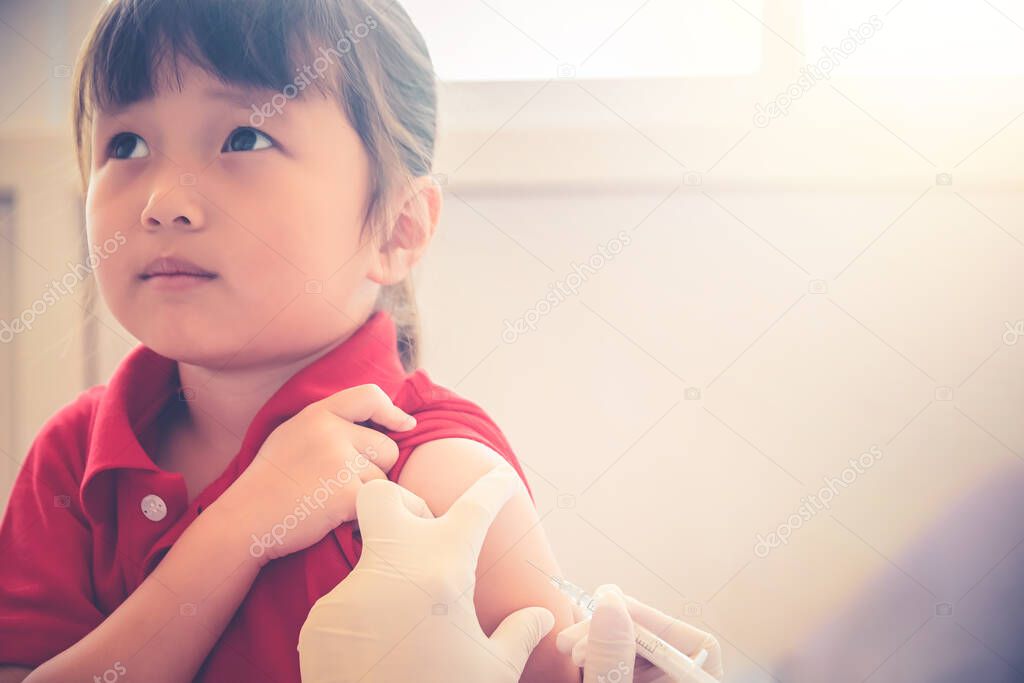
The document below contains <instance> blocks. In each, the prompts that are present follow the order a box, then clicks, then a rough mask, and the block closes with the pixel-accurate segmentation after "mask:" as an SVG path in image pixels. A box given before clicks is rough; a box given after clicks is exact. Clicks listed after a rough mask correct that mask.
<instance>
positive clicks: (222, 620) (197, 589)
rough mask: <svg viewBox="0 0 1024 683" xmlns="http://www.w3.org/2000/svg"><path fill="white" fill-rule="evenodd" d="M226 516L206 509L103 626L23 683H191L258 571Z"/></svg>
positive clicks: (212, 508)
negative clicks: (113, 678) (113, 679)
mask: <svg viewBox="0 0 1024 683" xmlns="http://www.w3.org/2000/svg"><path fill="white" fill-rule="evenodd" d="M224 514H225V513H223V512H222V511H221V510H220V508H218V506H217V504H216V503H214V504H213V505H211V506H210V507H209V508H207V509H206V510H205V511H204V512H203V514H201V515H200V516H199V517H198V518H196V520H195V521H194V522H192V524H191V525H190V526H189V527H188V529H186V530H185V532H184V533H183V534H182V535H181V537H180V538H179V539H178V541H177V542H176V543H175V544H174V545H173V546H172V547H171V548H170V550H169V551H168V552H167V555H166V556H164V558H163V560H162V561H161V562H160V564H159V565H157V567H156V569H154V570H153V572H152V573H151V574H150V575H149V576H148V577H146V579H145V580H144V581H143V582H142V584H140V585H139V587H138V588H137V589H136V590H135V591H134V592H133V593H132V594H131V595H129V596H128V598H127V599H125V601H124V602H123V603H121V605H119V606H118V608H117V609H116V610H114V612H113V613H111V614H110V616H108V617H107V618H106V619H105V620H104V621H103V623H101V624H100V625H99V626H97V627H96V628H95V629H93V630H92V631H91V632H90V633H89V634H88V635H87V636H85V637H84V638H82V639H81V640H80V641H78V642H77V643H75V644H74V645H73V646H71V647H70V648H68V649H67V650H65V651H64V652H61V653H60V654H59V655H57V656H56V657H53V658H52V659H50V660H49V661H47V662H45V663H43V664H42V665H40V666H39V668H37V669H36V670H35V671H33V672H32V674H30V675H29V677H28V678H27V679H25V680H26V682H27V683H46V682H48V681H55V682H64V681H72V680H78V681H89V680H94V676H98V677H99V679H100V680H110V677H111V674H110V673H109V672H110V671H113V672H114V674H116V675H117V680H119V681H120V680H126V681H147V682H150V681H152V682H156V683H159V682H162V681H168V682H171V681H173V682H181V681H191V680H192V679H193V677H194V676H195V674H196V672H197V671H198V670H199V667H200V666H201V665H202V663H203V660H205V659H206V656H207V655H208V654H209V652H210V650H211V649H212V648H213V646H214V644H215V643H216V642H217V639H218V638H219V637H220V635H221V633H222V632H223V631H224V628H225V627H226V626H227V624H228V623H229V622H230V620H231V617H232V616H233V615H234V613H235V611H236V610H237V609H238V605H239V604H241V602H242V600H243V599H244V598H245V596H246V594H247V593H248V592H249V588H250V587H251V586H252V583H253V581H254V580H255V579H256V575H257V574H258V573H259V569H260V566H259V563H258V561H257V560H256V559H255V558H253V557H252V556H251V555H250V553H249V547H248V545H246V543H245V540H246V539H245V538H244V537H241V534H238V533H230V532H231V530H233V529H236V528H237V527H236V525H235V524H233V523H232V520H231V519H230V518H225V517H224ZM105 672H107V674H106V677H105V676H104V673H105Z"/></svg>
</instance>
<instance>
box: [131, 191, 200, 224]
mask: <svg viewBox="0 0 1024 683" xmlns="http://www.w3.org/2000/svg"><path fill="white" fill-rule="evenodd" d="M194 194H195V193H193V192H191V191H190V190H189V188H187V187H174V188H172V189H171V190H170V191H168V192H159V193H154V194H153V195H152V196H151V197H150V198H149V202H148V203H147V204H146V208H145V209H143V210H142V216H141V220H142V227H143V228H145V229H146V230H150V231H152V230H158V229H160V228H161V227H176V228H180V229H183V230H201V229H202V228H203V227H204V226H205V225H206V223H205V216H204V215H203V210H202V207H201V206H200V204H199V202H198V201H197V200H196V198H195V196H194Z"/></svg>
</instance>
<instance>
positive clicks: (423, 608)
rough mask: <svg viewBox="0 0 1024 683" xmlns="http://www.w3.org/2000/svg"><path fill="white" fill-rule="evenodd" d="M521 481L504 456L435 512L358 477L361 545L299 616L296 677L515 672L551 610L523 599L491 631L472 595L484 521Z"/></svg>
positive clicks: (376, 679) (492, 677)
mask: <svg viewBox="0 0 1024 683" xmlns="http://www.w3.org/2000/svg"><path fill="white" fill-rule="evenodd" d="M521 486H522V483H521V481H520V479H519V476H518V475H517V474H516V473H515V470H513V469H512V468H511V467H509V466H508V465H501V466H499V467H497V468H495V469H494V470H491V471H490V472H488V473H487V474H486V475H484V476H483V477H481V478H480V479H479V480H477V481H476V482H475V483H474V484H473V486H471V487H470V488H469V489H468V490H467V491H466V492H465V493H464V494H463V495H462V496H461V497H460V498H459V499H458V500H457V501H455V503H454V504H453V505H452V506H451V508H449V510H448V511H447V512H446V513H445V514H444V515H442V516H441V517H439V518H437V519H435V518H434V517H433V516H432V514H431V512H430V510H429V508H428V507H427V505H426V503H424V502H423V500H422V499H421V498H419V497H418V496H416V495H415V494H413V493H412V492H410V491H408V490H407V489H404V488H402V487H401V486H399V485H398V484H395V483H393V482H391V481H387V480H379V479H378V480H374V481H370V482H367V483H365V484H363V486H362V488H361V489H360V491H359V494H358V497H357V499H356V514H357V516H358V519H359V527H360V531H361V533H362V540H363V550H362V554H361V556H360V558H359V562H358V563H356V566H355V568H354V569H353V570H352V572H351V573H350V574H349V575H348V576H347V577H346V578H345V579H344V580H343V581H341V582H340V583H339V584H338V585H337V587H335V588H334V589H333V590H331V592H329V593H328V594H326V595H324V596H323V597H322V598H320V599H319V600H317V602H316V604H314V605H313V608H312V609H311V610H310V613H309V616H308V617H307V618H306V622H305V623H304V624H303V626H302V630H301V631H300V633H299V648H298V649H299V665H300V670H301V673H302V680H303V683H341V682H343V681H356V680H358V681H362V682H363V683H381V682H385V681H387V682H388V683H391V682H393V681H412V680H415V681H428V682H431V681H437V682H439V683H440V682H441V681H444V682H445V683H448V682H450V681H496V682H499V683H500V682H502V681H510V682H511V681H518V680H519V678H520V676H522V673H523V669H524V668H525V666H526V660H527V659H528V658H529V656H530V653H531V652H533V649H534V648H535V647H536V646H537V644H538V643H539V642H540V640H541V639H542V638H543V637H544V636H545V635H546V634H547V633H548V631H550V630H551V627H552V626H553V625H554V621H555V617H554V615H553V614H551V612H550V611H549V610H547V609H545V608H543V607H527V608H524V609H521V610H519V611H517V612H513V613H512V614H510V615H509V616H508V617H506V618H505V620H504V621H502V622H501V624H499V625H498V628H497V629H496V630H495V631H494V633H493V634H492V635H491V637H490V638H488V637H487V636H486V635H485V634H484V632H483V630H482V629H481V628H480V622H479V620H478V619H477V616H476V609H475V607H474V605H473V595H474V586H475V582H476V565H477V560H478V558H479V555H480V548H481V546H482V545H483V542H484V538H485V536H486V535H487V530H488V528H489V527H490V525H491V523H492V522H493V521H494V518H495V516H496V515H497V514H498V512H499V511H500V510H501V508H502V507H504V505H505V503H506V502H507V501H508V499H509V498H511V496H512V494H513V493H514V492H515V491H516V490H518V488H519V487H521Z"/></svg>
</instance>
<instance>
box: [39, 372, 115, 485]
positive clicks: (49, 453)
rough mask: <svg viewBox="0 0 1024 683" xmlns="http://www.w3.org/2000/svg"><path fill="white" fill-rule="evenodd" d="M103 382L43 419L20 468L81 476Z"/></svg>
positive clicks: (101, 395)
mask: <svg viewBox="0 0 1024 683" xmlns="http://www.w3.org/2000/svg"><path fill="white" fill-rule="evenodd" d="M105 392H106V385H102V384H98V385H96V386H92V387H89V388H88V389H85V390H84V391H82V392H81V393H79V394H78V396H76V397H75V398H74V399H72V400H71V401H69V402H68V403H66V404H64V405H63V406H62V407H61V408H59V409H58V410H57V411H56V412H54V413H53V414H52V415H50V417H48V418H47V419H46V421H45V422H44V423H43V425H42V427H40V429H39V431H38V432H37V433H36V436H35V438H34V439H33V440H32V445H31V446H30V447H29V452H28V455H27V456H26V457H25V462H24V463H23V465H22V467H23V468H30V467H31V468H35V469H51V468H60V469H63V470H66V471H67V472H68V473H70V474H72V475H77V477H78V478H79V479H80V478H81V475H82V473H83V471H84V469H85V460H86V455H87V452H88V449H89V439H90V436H91V434H92V426H93V422H94V419H95V416H96V410H97V408H98V406H99V404H100V401H101V399H102V398H103V395H104V393H105Z"/></svg>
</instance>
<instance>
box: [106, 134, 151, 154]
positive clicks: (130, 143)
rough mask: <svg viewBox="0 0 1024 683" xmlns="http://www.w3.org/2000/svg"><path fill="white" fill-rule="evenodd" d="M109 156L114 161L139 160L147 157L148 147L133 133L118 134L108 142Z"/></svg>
mask: <svg viewBox="0 0 1024 683" xmlns="http://www.w3.org/2000/svg"><path fill="white" fill-rule="evenodd" d="M110 156H111V157H113V158H114V159H140V158H142V157H147V156H149V147H148V146H147V145H146V141H145V140H143V139H142V138H140V137H139V136H138V135H136V134H135V133H118V134H117V135H115V136H114V138H113V139H112V140H111V141H110Z"/></svg>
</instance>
